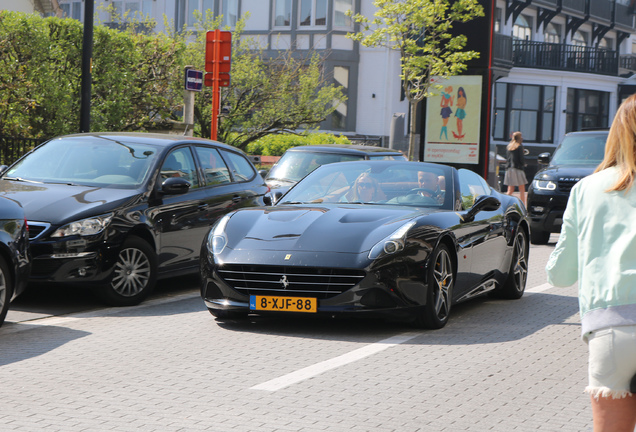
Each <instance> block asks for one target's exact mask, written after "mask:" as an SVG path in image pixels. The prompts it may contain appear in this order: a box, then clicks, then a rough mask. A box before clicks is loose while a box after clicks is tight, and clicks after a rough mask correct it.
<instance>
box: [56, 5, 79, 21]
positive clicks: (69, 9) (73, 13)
mask: <svg viewBox="0 0 636 432" xmlns="http://www.w3.org/2000/svg"><path fill="white" fill-rule="evenodd" d="M60 9H62V12H63V13H64V14H63V17H64V18H73V19H76V20H78V21H82V2H81V1H74V2H68V3H62V4H60Z"/></svg>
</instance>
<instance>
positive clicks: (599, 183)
mask: <svg viewBox="0 0 636 432" xmlns="http://www.w3.org/2000/svg"><path fill="white" fill-rule="evenodd" d="M635 176H636V95H632V96H630V97H629V98H627V99H626V100H625V102H623V104H622V105H621V106H620V107H619V109H618V111H617V113H616V117H615V118H614V121H613V123H612V127H611V128H610V131H609V135H608V138H607V144H606V147H605V158H604V159H603V161H602V162H601V164H600V165H599V166H598V168H597V169H596V172H595V173H594V174H592V175H590V176H588V177H586V178H584V179H583V180H581V181H580V182H579V183H578V184H576V186H574V188H572V192H571V195H570V198H569V200H568V204H567V208H566V210H565V213H564V215H563V225H562V227H561V235H560V237H559V241H558V243H557V245H556V247H555V249H554V251H553V252H552V255H551V256H550V259H549V261H548V264H547V266H546V271H547V273H548V282H550V283H551V284H552V285H554V286H569V285H572V284H574V283H576V282H577V280H578V282H579V308H580V316H581V327H582V339H583V341H584V342H586V343H587V344H588V351H589V367H588V375H589V377H588V379H589V384H588V386H587V387H586V389H585V391H586V392H587V393H589V394H590V400H591V404H592V417H593V421H594V432H609V431H611V432H633V431H634V428H635V427H636V395H635V394H634V392H636V389H635V388H634V386H636V381H635V380H636V224H634V221H635V220H636V188H635V187H634V177H635Z"/></svg>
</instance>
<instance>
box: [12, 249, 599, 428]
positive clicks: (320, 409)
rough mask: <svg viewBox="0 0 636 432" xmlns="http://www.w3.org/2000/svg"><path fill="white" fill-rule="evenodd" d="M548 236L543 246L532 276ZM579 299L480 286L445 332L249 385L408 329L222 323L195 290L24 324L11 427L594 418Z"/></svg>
mask: <svg viewBox="0 0 636 432" xmlns="http://www.w3.org/2000/svg"><path fill="white" fill-rule="evenodd" d="M552 246H553V245H552ZM550 250H551V246H550V245H548V246H545V247H540V248H535V247H533V249H532V251H531V266H532V274H531V277H530V279H529V280H530V282H529V285H528V287H533V286H538V285H541V284H543V283H545V276H544V275H543V273H542V272H539V271H538V270H537V269H536V268H535V267H537V268H538V267H542V266H541V264H540V262H539V261H542V262H543V265H544V264H545V259H547V254H549V252H550ZM534 261H537V262H534ZM541 271H542V269H541ZM577 311H578V307H577V299H576V288H575V287H572V288H567V289H556V288H553V289H550V290H548V291H546V292H541V293H533V294H527V295H525V296H524V297H523V298H522V299H521V300H517V301H504V300H493V299H489V298H483V299H477V300H475V301H472V302H469V303H467V304H463V305H459V306H457V307H456V308H455V309H454V310H453V313H452V315H451V320H450V323H449V324H448V325H447V326H446V327H445V328H444V329H442V330H438V331H420V332H419V333H420V334H418V335H417V336H416V337H415V338H414V339H411V340H409V341H408V342H406V343H403V344H401V345H396V346H393V347H391V348H389V349H386V350H384V351H381V352H379V353H376V354H374V355H371V356H369V357H365V358H363V359H360V360H358V361H356V362H353V363H350V364H347V365H344V366H341V367H338V368H336V369H332V370H330V371H328V372H325V373H323V374H320V375H317V376H314V377H312V378H309V379H307V380H305V381H302V382H300V383H296V384H293V385H290V386H289V387H286V388H283V389H281V390H278V391H273V392H267V391H261V390H253V389H251V387H253V386H255V385H257V384H260V383H263V382H266V381H268V380H270V379H272V378H276V377H280V376H282V375H285V374H287V373H290V372H293V371H296V370H298V369H301V368H304V367H307V366H309V365H312V364H315V363H317V362H320V361H323V360H327V359H331V358H334V357H337V356H339V355H342V354H345V353H348V352H350V351H353V350H355V349H358V348H360V347H362V346H365V345H367V344H370V343H375V342H378V341H380V340H383V339H385V338H388V337H390V336H393V335H396V334H399V333H405V332H410V331H412V329H409V328H408V327H404V326H403V325H401V324H396V323H386V322H375V321H357V320H356V321H353V320H325V319H305V320H293V321H292V320H289V319H283V318H281V319H263V318H258V319H254V320H251V321H248V322H233V323H232V322H227V323H219V322H216V321H215V320H214V319H213V318H212V317H211V316H210V315H209V313H208V312H207V311H206V310H205V308H204V306H203V304H202V302H201V300H200V299H199V298H197V297H192V298H186V299H183V300H180V301H174V302H170V303H165V304H159V305H151V306H147V307H138V308H132V309H118V310H115V309H108V310H104V311H103V313H100V312H98V313H94V314H92V315H90V314H89V315H87V316H83V317H80V318H77V317H75V318H66V319H65V318H54V319H50V320H48V321H47V320H46V319H45V320H41V321H33V322H32V323H30V324H12V325H9V326H6V327H4V328H2V329H0V383H1V384H0V400H2V404H1V405H0V431H3V432H4V431H16V432H17V431H21V432H22V431H25V432H33V431H47V432H49V431H64V432H75V431H160V432H166V431H168V432H172V431H174V432H178V431H184V432H189V431H219V432H226V431H227V432H229V431H232V432H234V431H239V432H240V431H309V432H312V431H347V432H349V431H351V432H357V431H374V432H375V431H382V432H384V431H387V432H388V431H449V432H460V431H475V432H481V431H502V432H503V431H505V432H509V431H528V432H530V431H532V432H534V431H554V432H556V431H571V432H581V431H591V430H592V429H591V413H590V410H589V407H588V405H589V401H588V399H587V397H586V396H585V394H584V393H583V388H584V387H585V384H586V383H585V381H586V364H587V351H586V347H585V345H584V344H583V343H582V342H581V340H580V335H579V333H580V327H579V320H578V314H577ZM47 323H50V324H48V325H44V324H47Z"/></svg>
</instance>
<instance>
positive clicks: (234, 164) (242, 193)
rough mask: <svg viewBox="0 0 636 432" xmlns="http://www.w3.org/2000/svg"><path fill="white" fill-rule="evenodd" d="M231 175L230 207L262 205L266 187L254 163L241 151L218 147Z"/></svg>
mask: <svg viewBox="0 0 636 432" xmlns="http://www.w3.org/2000/svg"><path fill="white" fill-rule="evenodd" d="M219 153H221V156H222V157H223V160H224V161H225V163H226V164H227V167H228V169H229V171H230V174H231V176H232V189H231V190H232V208H231V210H236V209H239V208H243V207H253V206H258V205H263V195H265V193H266V192H267V191H268V187H267V185H266V184H265V181H264V180H263V179H262V178H261V176H260V175H259V174H258V173H257V172H256V169H255V168H254V165H252V163H251V162H250V161H249V160H248V159H247V158H246V157H245V156H244V155H243V154H241V153H239V152H235V151H231V150H228V149H225V148H219Z"/></svg>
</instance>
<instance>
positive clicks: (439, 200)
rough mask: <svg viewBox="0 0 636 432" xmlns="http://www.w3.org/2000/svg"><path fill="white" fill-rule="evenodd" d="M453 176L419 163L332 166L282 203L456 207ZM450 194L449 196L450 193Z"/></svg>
mask: <svg viewBox="0 0 636 432" xmlns="http://www.w3.org/2000/svg"><path fill="white" fill-rule="evenodd" d="M451 181H452V173H451V170H450V168H449V167H447V166H444V165H435V164H426V163H417V162H393V163H391V162H382V161H378V162H373V161H360V162H351V163H338V164H329V165H325V166H322V167H320V168H318V169H316V170H315V171H314V172H312V173H311V174H309V175H308V176H307V177H305V178H304V179H303V180H302V181H301V182H299V183H298V184H297V185H296V186H295V187H293V188H292V189H291V190H290V191H289V192H288V193H287V194H286V195H285V196H284V197H283V198H282V200H281V202H280V203H281V204H286V203H287V204H289V203H294V204H297V203H300V204H315V203H349V204H373V205H396V206H397V205H400V206H402V205H407V206H415V207H433V208H440V209H450V208H452V205H453V203H452V192H451V191H452V188H451ZM447 191H448V193H447Z"/></svg>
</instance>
